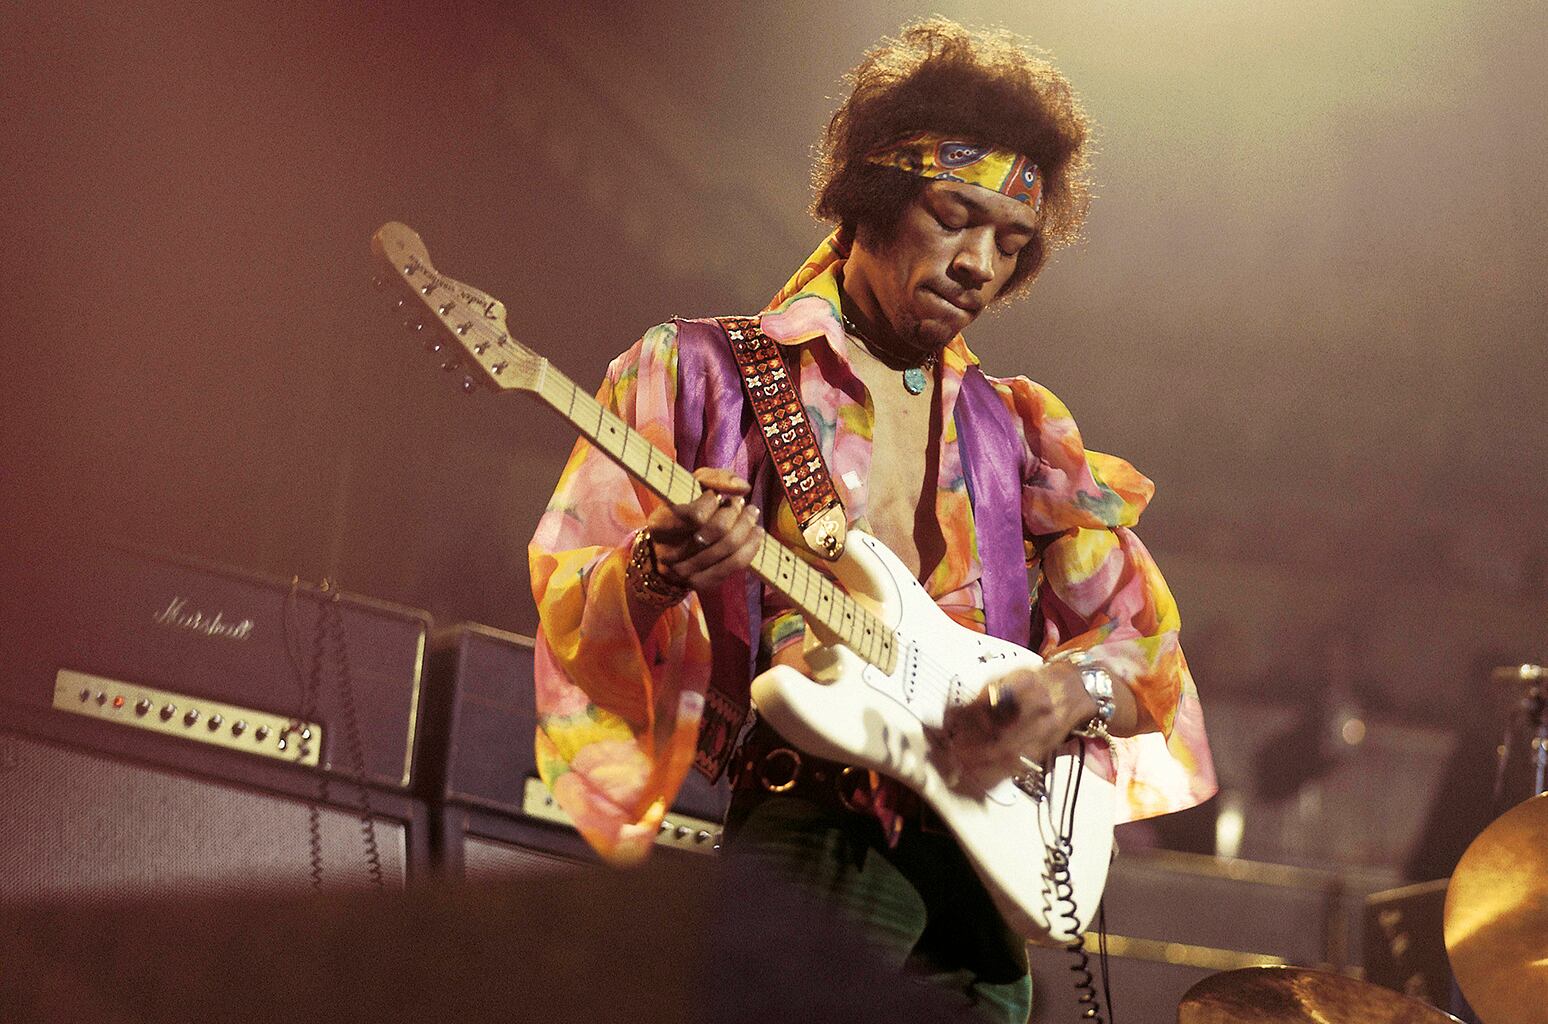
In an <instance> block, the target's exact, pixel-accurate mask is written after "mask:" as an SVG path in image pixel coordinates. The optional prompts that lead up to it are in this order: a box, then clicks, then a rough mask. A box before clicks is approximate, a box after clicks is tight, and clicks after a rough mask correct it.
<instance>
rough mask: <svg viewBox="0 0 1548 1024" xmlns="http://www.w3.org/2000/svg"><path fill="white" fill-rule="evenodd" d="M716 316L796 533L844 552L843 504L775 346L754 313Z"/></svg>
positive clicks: (816, 547) (831, 554)
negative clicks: (729, 346)
mask: <svg viewBox="0 0 1548 1024" xmlns="http://www.w3.org/2000/svg"><path fill="white" fill-rule="evenodd" d="M717 319H718V320H719V322H720V325H721V327H723V328H724V329H725V332H726V337H727V338H728V339H729V340H730V342H731V351H732V353H733V355H735V357H736V365H737V369H738V370H740V371H741V374H742V390H743V391H745V392H746V393H747V399H748V401H750V402H751V403H752V407H753V413H754V415H755V416H756V417H757V420H758V429H759V432H760V433H761V434H762V436H763V443H764V445H765V446H767V448H768V450H769V459H770V460H771V464H772V465H773V467H774V469H775V470H776V472H777V473H778V475H779V484H780V487H781V488H782V489H783V490H784V492H785V499H786V500H787V501H789V502H790V510H791V511H792V512H793V513H795V518H796V522H797V523H798V524H799V525H800V527H801V536H802V537H803V538H804V539H805V540H806V546H807V547H808V548H810V549H811V550H812V551H813V552H815V553H816V554H818V555H819V556H821V557H822V558H825V559H827V560H828V561H830V562H832V561H837V560H838V558H839V556H841V555H843V553H844V535H845V527H846V519H845V515H844V506H843V504H842V503H841V502H840V501H839V496H838V491H836V490H835V489H834V487H833V478H832V477H831V476H830V475H829V474H828V465H827V463H826V462H824V461H823V458H822V451H821V449H819V448H818V447H817V438H816V437H814V436H813V435H812V427H811V424H810V423H808V422H807V419H806V409H805V408H804V407H803V406H802V405H801V396H800V395H799V394H797V393H796V389H795V384H794V383H793V382H792V381H791V379H790V372H789V369H788V368H787V367H786V366H785V360H784V357H783V356H782V355H781V354H780V351H779V346H777V345H775V344H774V343H773V342H772V341H770V340H769V338H768V336H767V335H765V334H764V333H763V328H762V327H761V326H760V325H759V323H758V318H757V317H742V316H725V317H718V318H717Z"/></svg>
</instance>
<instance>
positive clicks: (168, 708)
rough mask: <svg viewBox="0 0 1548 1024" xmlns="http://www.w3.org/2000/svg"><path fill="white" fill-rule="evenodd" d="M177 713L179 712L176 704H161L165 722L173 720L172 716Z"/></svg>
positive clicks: (162, 718)
mask: <svg viewBox="0 0 1548 1024" xmlns="http://www.w3.org/2000/svg"><path fill="white" fill-rule="evenodd" d="M175 714H177V705H176V704H163V705H162V706H161V720H162V721H163V722H170V721H172V716H173V715H175Z"/></svg>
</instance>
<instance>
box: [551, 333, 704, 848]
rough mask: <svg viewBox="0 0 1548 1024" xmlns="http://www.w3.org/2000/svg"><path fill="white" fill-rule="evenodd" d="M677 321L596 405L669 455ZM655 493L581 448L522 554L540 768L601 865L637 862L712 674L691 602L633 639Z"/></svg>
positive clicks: (632, 353) (633, 353)
mask: <svg viewBox="0 0 1548 1024" xmlns="http://www.w3.org/2000/svg"><path fill="white" fill-rule="evenodd" d="M676 341H677V332H676V326H675V324H671V323H669V324H663V325H661V326H659V327H655V328H653V329H652V330H650V331H649V332H647V333H646V335H645V336H644V337H643V338H642V339H641V340H640V341H639V342H637V343H636V344H635V345H634V346H633V347H631V348H630V349H629V350H628V351H627V352H625V353H624V354H623V355H621V356H619V357H618V358H617V359H616V360H614V361H613V363H612V365H611V366H610V367H609V368H608V372H607V377H606V379H605V380H604V381H603V383H602V386H601V388H600V389H599V391H598V393H597V399H598V401H600V402H601V403H602V405H603V406H605V407H606V408H608V409H609V410H611V411H612V412H614V413H616V414H617V415H618V416H619V417H620V418H622V419H623V420H624V421H625V422H626V423H628V424H630V425H631V426H633V427H634V428H635V429H637V430H639V431H640V432H641V433H642V434H644V435H645V436H646V438H648V439H649V440H650V441H651V442H652V443H654V444H655V445H656V446H657V447H659V448H660V449H661V450H662V451H663V452H665V453H666V454H667V455H668V456H670V457H672V458H673V459H676V458H677V449H676V446H675V444H674V424H675V423H676V411H677V410H676V405H677V401H676V400H677V365H676V364H677V344H676ZM657 501H658V499H657V498H655V496H654V495H652V494H650V493H649V492H648V491H647V490H645V489H644V488H643V487H642V486H640V485H639V484H637V483H635V482H634V481H633V480H631V479H630V478H629V477H628V475H627V474H626V473H624V471H623V470H622V469H620V468H619V467H618V466H617V465H616V464H614V463H613V461H612V460H611V459H609V458H608V457H607V456H606V455H604V454H603V453H602V452H601V451H599V450H598V449H596V448H595V447H593V446H592V445H590V444H588V443H587V442H585V441H581V442H578V443H577V444H576V446H575V448H574V450H573V451H572V452H571V454H570V458H569V462H568V463H567V464H566V466H565V468H564V473H563V475H562V476H561V477H560V480H559V484H558V487H557V488H556V489H555V491H554V495H553V498H552V499H551V500H550V502H549V504H548V508H547V510H546V512H545V513H544V514H543V517H542V518H541V519H540V520H539V522H538V527H537V531H536V533H535V534H534V536H533V538H532V542H531V544H530V546H529V548H528V560H529V565H530V567H531V575H532V596H533V599H534V600H535V601H536V603H537V610H538V621H539V627H538V635H537V652H536V664H535V675H536V680H535V681H536V693H537V720H538V724H537V735H536V743H535V746H536V754H537V768H538V773H539V775H540V776H541V777H542V779H543V781H544V783H546V784H547V786H548V787H549V789H550V790H551V791H552V792H553V794H554V798H555V800H556V801H557V802H558V804H559V806H560V807H561V808H563V809H564V811H565V812H566V813H567V814H569V816H570V817H571V819H572V820H573V821H574V822H575V825H576V827H577V828H578V829H579V830H580V832H581V834H582V835H583V836H584V837H585V838H586V839H587V841H588V842H590V843H591V845H592V846H593V847H595V848H596V850H597V851H598V852H599V853H600V854H601V855H602V856H603V857H604V858H606V859H608V860H609V861H612V862H614V863H620V864H626V863H631V862H634V861H638V860H640V859H642V858H643V857H644V856H645V855H646V854H647V853H648V852H649V851H650V848H651V843H652V842H653V840H654V837H655V835H656V831H657V828H658V827H659V825H660V823H661V819H662V816H663V815H664V813H665V811H666V807H667V803H668V801H669V799H670V798H671V796H672V795H673V794H675V793H676V792H677V790H678V788H679V786H680V785H681V784H682V781H683V778H684V776H685V775H686V774H687V772H688V769H689V767H690V766H691V764H692V760H693V751H694V745H695V741H696V737H697V735H698V730H699V723H700V720H701V718H702V715H703V707H704V696H703V694H704V689H705V686H706V684H707V681H708V678H709V671H710V647H709V636H708V631H707V629H706V626H705V619H704V614H703V610H702V608H701V606H700V603H699V597H698V596H697V595H696V594H692V593H690V594H689V596H688V597H687V598H686V599H685V600H683V601H682V602H681V603H679V604H678V605H676V606H675V607H673V608H670V609H668V610H667V611H666V612H665V613H664V614H663V615H662V616H661V618H660V619H659V620H658V621H657V623H656V625H655V626H654V628H653V629H652V630H651V631H650V635H649V636H646V637H643V638H641V637H640V636H639V635H638V634H637V633H636V631H635V627H634V625H633V622H632V620H631V618H630V615H629V607H628V603H627V598H626V592H625V582H624V570H625V567H626V566H627V564H628V560H629V549H630V546H631V544H632V543H633V540H634V536H635V533H636V531H638V530H639V529H640V528H641V527H643V526H644V525H645V518H646V516H647V515H648V514H649V512H650V511H651V510H652V509H653V508H654V506H655V504H656V503H657Z"/></svg>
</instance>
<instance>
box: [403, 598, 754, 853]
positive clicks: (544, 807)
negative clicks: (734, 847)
mask: <svg viewBox="0 0 1548 1024" xmlns="http://www.w3.org/2000/svg"><path fill="white" fill-rule="evenodd" d="M532 664H533V642H532V640H531V639H530V638H528V637H524V636H518V635H516V634H513V633H505V632H501V631H500V630H495V629H490V628H489V627H487V626H477V625H460V626H455V627H452V628H449V629H446V630H443V631H439V632H437V634H436V635H435V638H434V642H433V644H432V647H431V658H430V676H431V692H432V699H431V701H430V706H429V709H428V710H427V720H426V734H427V739H426V742H427V744H428V745H430V746H432V747H436V748H440V747H442V746H444V749H445V750H446V758H445V777H444V779H442V780H439V784H435V783H432V786H433V788H434V789H435V790H436V791H437V792H439V793H440V794H442V796H443V802H442V803H441V806H440V808H439V810H438V814H439V815H440V821H439V823H438V826H437V834H438V837H439V844H438V849H439V859H440V861H441V865H442V867H443V869H444V870H445V871H446V872H447V873H449V874H451V875H452V876H454V877H457V876H466V877H469V878H479V879H492V878H498V877H503V876H506V875H511V874H521V873H525V872H527V871H528V870H530V869H532V868H534V867H542V866H548V865H551V864H554V863H567V862H587V861H594V860H595V856H594V855H593V854H592V853H591V851H590V849H589V848H588V847H587V846H586V844H585V842H584V841H583V840H582V839H581V838H580V836H579V834H578V833H576V832H575V830H574V829H573V828H572V827H570V825H569V822H568V819H567V818H566V817H565V815H564V813H563V812H562V811H561V810H560V809H559V808H558V807H557V806H556V805H555V804H554V802H553V800H552V799H551V798H550V797H549V795H548V792H547V790H546V789H545V788H544V786H543V785H542V783H541V781H539V780H538V778H537V765H536V759H535V756H534V754H533V737H534V734H535V732H536V729H537V712H536V708H535V706H534V701H533V684H532ZM427 767H428V764H427ZM728 799H729V790H728V789H727V787H726V785H725V783H724V782H723V781H722V782H721V783H718V784H715V785H711V784H710V783H709V782H708V781H706V780H705V779H704V778H703V777H702V776H700V775H699V774H698V773H697V772H689V774H688V779H687V781H686V782H685V783H684V785H683V790H682V792H681V793H680V794H679V795H678V800H677V803H676V804H675V805H674V806H673V808H672V810H671V811H670V812H668V814H667V818H666V821H665V822H664V823H663V825H662V829H661V834H660V836H659V837H658V843H660V844H661V845H662V846H663V847H669V848H671V849H672V850H674V851H683V852H685V853H687V852H692V853H695V854H700V853H706V854H707V853H713V852H714V851H715V850H716V848H717V845H718V842H719V832H720V825H719V822H720V821H721V819H722V818H723V816H724V813H725V808H726V805H727V802H728Z"/></svg>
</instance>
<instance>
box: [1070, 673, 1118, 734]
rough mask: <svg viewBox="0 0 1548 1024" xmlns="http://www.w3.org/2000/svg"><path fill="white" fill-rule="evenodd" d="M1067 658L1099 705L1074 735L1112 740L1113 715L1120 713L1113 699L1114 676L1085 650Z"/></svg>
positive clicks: (1081, 682)
mask: <svg viewBox="0 0 1548 1024" xmlns="http://www.w3.org/2000/svg"><path fill="white" fill-rule="evenodd" d="M1065 660H1066V661H1068V662H1069V663H1070V664H1072V665H1074V666H1075V668H1076V670H1077V671H1078V672H1079V673H1080V684H1081V685H1082V686H1084V687H1085V688H1086V692H1087V693H1088V694H1090V695H1091V699H1092V700H1094V701H1096V706H1097V710H1096V714H1094V715H1092V716H1091V718H1090V719H1089V720H1088V721H1087V722H1086V723H1085V724H1084V725H1081V726H1079V727H1077V728H1076V729H1075V730H1073V732H1074V735H1076V736H1083V737H1085V738H1086V739H1091V740H1104V741H1105V740H1110V739H1111V738H1112V736H1111V733H1110V732H1109V731H1108V730H1109V727H1110V726H1111V725H1112V722H1113V715H1115V714H1117V713H1118V703H1117V702H1116V701H1115V700H1114V699H1113V677H1112V676H1111V675H1110V674H1109V673H1108V671H1107V669H1105V668H1103V667H1102V666H1101V665H1099V664H1097V662H1096V659H1094V658H1092V657H1091V655H1089V654H1087V653H1086V652H1085V651H1076V652H1075V653H1074V654H1071V655H1069V657H1068V658H1066V659H1065Z"/></svg>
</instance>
